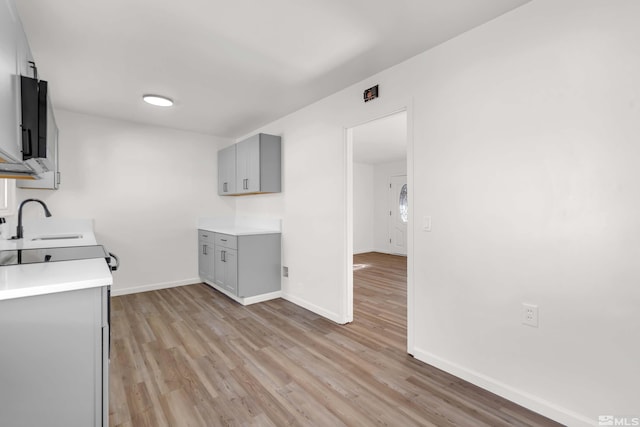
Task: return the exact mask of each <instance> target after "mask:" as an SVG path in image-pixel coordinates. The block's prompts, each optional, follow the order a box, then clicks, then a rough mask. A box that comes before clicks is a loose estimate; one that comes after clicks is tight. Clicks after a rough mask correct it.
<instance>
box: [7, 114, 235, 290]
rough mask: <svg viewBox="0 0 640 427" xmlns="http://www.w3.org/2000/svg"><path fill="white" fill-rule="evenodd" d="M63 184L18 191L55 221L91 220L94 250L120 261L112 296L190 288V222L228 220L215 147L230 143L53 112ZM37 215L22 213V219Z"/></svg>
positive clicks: (193, 279) (193, 271)
mask: <svg viewBox="0 0 640 427" xmlns="http://www.w3.org/2000/svg"><path fill="white" fill-rule="evenodd" d="M56 119H57V121H58V125H59V127H60V165H61V171H62V184H61V186H60V189H59V190H57V191H52V190H26V189H18V200H22V199H25V198H28V197H36V198H39V199H42V200H44V201H45V202H46V203H47V205H48V206H49V208H50V210H51V212H52V213H53V215H54V216H57V217H67V218H94V219H95V223H94V226H95V233H96V238H97V240H98V243H99V244H103V245H105V247H106V248H107V249H108V250H109V251H112V252H114V253H116V254H117V255H118V256H119V257H120V260H121V268H120V270H118V271H116V272H114V285H113V292H114V294H121V293H127V292H134V291H139V290H145V289H150V288H159V287H166V286H172V285H177V284H187V283H197V282H199V281H200V279H198V268H197V259H198V257H197V255H198V254H197V233H196V225H197V218H198V217H200V216H230V215H233V213H234V206H233V203H234V201H233V199H232V198H221V197H218V196H217V194H216V180H217V161H216V152H217V150H218V148H219V147H221V146H223V145H227V144H229V143H230V141H229V140H226V139H221V138H215V137H212V136H208V135H201V134H197V133H191V132H183V131H177V130H171V129H166V128H161V127H153V126H145V125H138V124H134V123H129V122H124V121H120V120H110V119H104V118H98V117H94V116H88V115H83V114H77V113H71V112H68V111H56ZM28 216H34V217H40V216H42V211H41V209H39V207H37V206H35V207H34V208H29V209H27V207H25V217H28Z"/></svg>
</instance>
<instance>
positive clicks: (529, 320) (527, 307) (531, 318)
mask: <svg viewBox="0 0 640 427" xmlns="http://www.w3.org/2000/svg"><path fill="white" fill-rule="evenodd" d="M522 324H523V325H529V326H533V327H534V328H537V327H538V306H537V305H535V304H525V303H522Z"/></svg>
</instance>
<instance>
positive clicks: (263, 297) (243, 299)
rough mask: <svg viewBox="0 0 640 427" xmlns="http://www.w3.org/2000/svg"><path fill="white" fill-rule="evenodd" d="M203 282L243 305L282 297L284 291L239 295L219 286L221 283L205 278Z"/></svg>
mask: <svg viewBox="0 0 640 427" xmlns="http://www.w3.org/2000/svg"><path fill="white" fill-rule="evenodd" d="M203 283H205V284H207V285H209V286H211V287H212V288H213V289H215V290H216V291H218V292H220V293H223V294H225V295H226V296H228V297H229V298H231V299H232V300H234V301H235V302H237V303H239V304H242V305H251V304H256V303H259V302H263V301H269V300H272V299H276V298H280V296H281V295H282V291H275V292H269V293H268V294H262V295H256V296H253V297H239V296H237V295H234V294H232V293H231V292H229V291H227V290H226V289H224V288H223V287H222V286H219V285H217V284H215V283H213V282H210V281H208V280H204V281H203Z"/></svg>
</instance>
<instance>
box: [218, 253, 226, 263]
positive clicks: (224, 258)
mask: <svg viewBox="0 0 640 427" xmlns="http://www.w3.org/2000/svg"><path fill="white" fill-rule="evenodd" d="M220 261H222V262H227V257H226V251H220Z"/></svg>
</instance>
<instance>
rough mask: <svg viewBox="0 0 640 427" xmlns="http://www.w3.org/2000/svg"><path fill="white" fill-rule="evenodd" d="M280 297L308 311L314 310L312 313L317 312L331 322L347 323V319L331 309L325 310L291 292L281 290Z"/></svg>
mask: <svg viewBox="0 0 640 427" xmlns="http://www.w3.org/2000/svg"><path fill="white" fill-rule="evenodd" d="M282 299H285V300H287V301H289V302H292V303H294V304H295V305H299V306H300V307H302V308H305V309H307V310H309V311H312V312H314V313H316V314H318V315H320V316H322V317H326V318H327V319H329V320H331V321H332V322H336V323H338V324H340V325H344V324H346V323H348V322H347V320H346V319H345V318H344V317H343V316H340V315H339V314H337V313H334V312H332V311H328V310H325V309H324V308H322V307H319V306H317V305H315V304H312V303H310V302H309V301H306V300H303V299H302V298H298V297H296V296H293V295H291V294H288V293H285V292H282Z"/></svg>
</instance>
